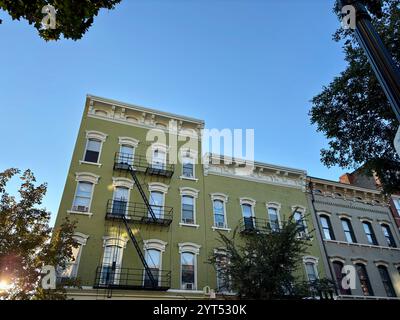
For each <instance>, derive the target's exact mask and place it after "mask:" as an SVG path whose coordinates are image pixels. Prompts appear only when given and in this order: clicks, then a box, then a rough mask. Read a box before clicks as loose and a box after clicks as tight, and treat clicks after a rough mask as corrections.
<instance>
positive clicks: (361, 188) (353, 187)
mask: <svg viewBox="0 0 400 320" xmlns="http://www.w3.org/2000/svg"><path fill="white" fill-rule="evenodd" d="M307 178H308V179H310V180H311V181H312V182H320V183H322V184H324V183H325V184H330V185H332V186H335V187H340V188H346V189H352V190H357V191H362V192H369V193H374V194H382V193H381V192H380V191H379V190H374V189H368V188H363V187H357V186H354V185H352V184H347V183H341V182H337V181H333V180H328V179H323V178H317V177H311V176H308V177H307Z"/></svg>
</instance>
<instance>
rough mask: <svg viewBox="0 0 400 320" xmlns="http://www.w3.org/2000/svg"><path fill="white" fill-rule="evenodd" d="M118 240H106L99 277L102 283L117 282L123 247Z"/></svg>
mask: <svg viewBox="0 0 400 320" xmlns="http://www.w3.org/2000/svg"><path fill="white" fill-rule="evenodd" d="M120 242H121V241H119V240H116V241H106V244H105V246H104V254H103V262H102V265H101V274H100V279H99V280H100V284H102V285H108V284H114V285H117V284H118V283H119V278H120V274H121V267H122V254H123V248H124V247H123V246H122V245H121V244H119V243H120Z"/></svg>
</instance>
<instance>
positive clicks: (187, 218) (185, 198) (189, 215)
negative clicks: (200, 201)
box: [180, 187, 199, 227]
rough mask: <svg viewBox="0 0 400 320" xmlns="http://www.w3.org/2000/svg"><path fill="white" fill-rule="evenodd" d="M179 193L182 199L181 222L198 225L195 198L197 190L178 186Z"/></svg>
mask: <svg viewBox="0 0 400 320" xmlns="http://www.w3.org/2000/svg"><path fill="white" fill-rule="evenodd" d="M180 193H181V199H182V200H181V202H182V206H181V208H182V209H181V210H182V211H181V224H182V225H191V226H195V227H198V225H196V199H197V197H198V194H199V190H196V189H193V188H188V187H183V188H180Z"/></svg>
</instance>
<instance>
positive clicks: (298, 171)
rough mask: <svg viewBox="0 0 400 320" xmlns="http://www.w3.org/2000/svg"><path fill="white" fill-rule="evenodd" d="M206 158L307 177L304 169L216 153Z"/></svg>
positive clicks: (209, 154)
mask: <svg viewBox="0 0 400 320" xmlns="http://www.w3.org/2000/svg"><path fill="white" fill-rule="evenodd" d="M204 156H205V157H209V158H210V160H211V159H219V160H228V161H229V162H233V163H235V162H237V163H248V164H252V165H254V166H255V167H260V168H264V169H269V170H277V171H286V172H290V173H292V174H298V175H304V176H307V171H306V170H302V169H296V168H291V167H285V166H280V165H275V164H270V163H265V162H259V161H251V160H246V159H241V158H232V157H229V156H225V155H221V154H215V153H209V152H208V153H206V154H205V155H204Z"/></svg>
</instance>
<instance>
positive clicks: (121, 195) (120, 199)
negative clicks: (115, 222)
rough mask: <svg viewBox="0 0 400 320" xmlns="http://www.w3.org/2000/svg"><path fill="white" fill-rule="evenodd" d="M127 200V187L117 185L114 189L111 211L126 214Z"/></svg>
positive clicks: (115, 213) (121, 214)
mask: <svg viewBox="0 0 400 320" xmlns="http://www.w3.org/2000/svg"><path fill="white" fill-rule="evenodd" d="M128 200H129V188H127V187H122V186H117V187H115V189H114V195H113V206H112V213H113V214H114V215H120V216H124V215H126V214H127V209H128Z"/></svg>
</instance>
